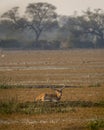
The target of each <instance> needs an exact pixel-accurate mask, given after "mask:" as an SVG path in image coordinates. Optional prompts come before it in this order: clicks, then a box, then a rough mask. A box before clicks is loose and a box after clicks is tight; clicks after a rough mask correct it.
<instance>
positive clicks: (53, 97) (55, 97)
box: [35, 86, 65, 102]
mask: <svg viewBox="0 0 104 130" xmlns="http://www.w3.org/2000/svg"><path fill="white" fill-rule="evenodd" d="M64 88H65V86H64V87H62V88H61V89H56V88H53V87H52V88H51V89H53V90H54V91H55V92H54V93H48V92H47V93H42V94H40V95H38V96H37V97H36V99H35V101H42V102H46V101H49V102H59V101H60V99H61V97H62V91H63V89H64Z"/></svg>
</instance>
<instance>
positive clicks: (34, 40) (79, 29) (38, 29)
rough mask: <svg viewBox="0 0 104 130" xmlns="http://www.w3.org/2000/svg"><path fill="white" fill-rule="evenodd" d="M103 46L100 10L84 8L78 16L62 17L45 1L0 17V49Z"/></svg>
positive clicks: (14, 9) (103, 33)
mask: <svg viewBox="0 0 104 130" xmlns="http://www.w3.org/2000/svg"><path fill="white" fill-rule="evenodd" d="M103 47H104V11H103V10H102V9H94V10H91V9H90V8H88V9H87V10H86V11H83V12H82V14H81V15H78V14H77V13H76V14H73V16H70V15H69V16H63V15H58V14H57V13H56V7H55V6H54V5H52V4H49V3H43V2H38V3H30V4H28V6H27V7H26V9H25V12H24V14H23V15H21V14H20V11H19V7H13V8H12V9H10V10H8V11H6V12H5V13H3V14H2V15H1V17H0V48H18V49H70V48H103Z"/></svg>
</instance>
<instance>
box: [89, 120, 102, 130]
mask: <svg viewBox="0 0 104 130" xmlns="http://www.w3.org/2000/svg"><path fill="white" fill-rule="evenodd" d="M88 128H89V129H90V130H99V129H100V128H104V120H93V121H90V122H89V123H88Z"/></svg>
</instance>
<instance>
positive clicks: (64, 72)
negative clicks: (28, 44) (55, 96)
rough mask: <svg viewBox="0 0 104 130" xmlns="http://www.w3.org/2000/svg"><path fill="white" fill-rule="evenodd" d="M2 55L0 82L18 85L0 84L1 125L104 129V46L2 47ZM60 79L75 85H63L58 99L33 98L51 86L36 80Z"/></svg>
mask: <svg viewBox="0 0 104 130" xmlns="http://www.w3.org/2000/svg"><path fill="white" fill-rule="evenodd" d="M3 55H5V56H4V57H2V56H1V57H0V84H1V86H2V85H16V88H8V89H0V130H14V129H15V130H18V129H20V130H42V129H43V128H44V129H46V130H59V129H60V130H97V129H99V130H103V129H104V58H103V56H104V50H70V51H4V52H3ZM62 84H65V85H67V86H71V87H67V88H65V89H64V90H63V96H62V99H61V102H60V103H58V104H53V103H49V104H47V103H46V104H44V103H38V104H37V103H36V102H34V98H35V97H36V96H37V95H38V94H40V93H43V92H45V91H48V92H50V91H53V90H51V89H50V88H34V87H33V86H35V85H48V86H49V85H62ZM18 85H27V86H32V88H26V87H25V88H21V87H19V88H18ZM10 105H11V106H10ZM5 106H6V107H7V108H8V107H9V108H8V109H7V108H6V107H5ZM2 108H5V110H2ZM38 110H39V111H38Z"/></svg>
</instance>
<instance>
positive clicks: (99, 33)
mask: <svg viewBox="0 0 104 130" xmlns="http://www.w3.org/2000/svg"><path fill="white" fill-rule="evenodd" d="M83 20H84V22H85V23H86V26H85V27H86V33H90V34H91V35H93V36H94V38H95V40H96V41H95V47H96V42H97V41H98V42H99V44H102V46H103V47H104V11H103V10H101V9H94V11H91V10H90V9H88V10H87V11H85V12H84V15H83Z"/></svg>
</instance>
